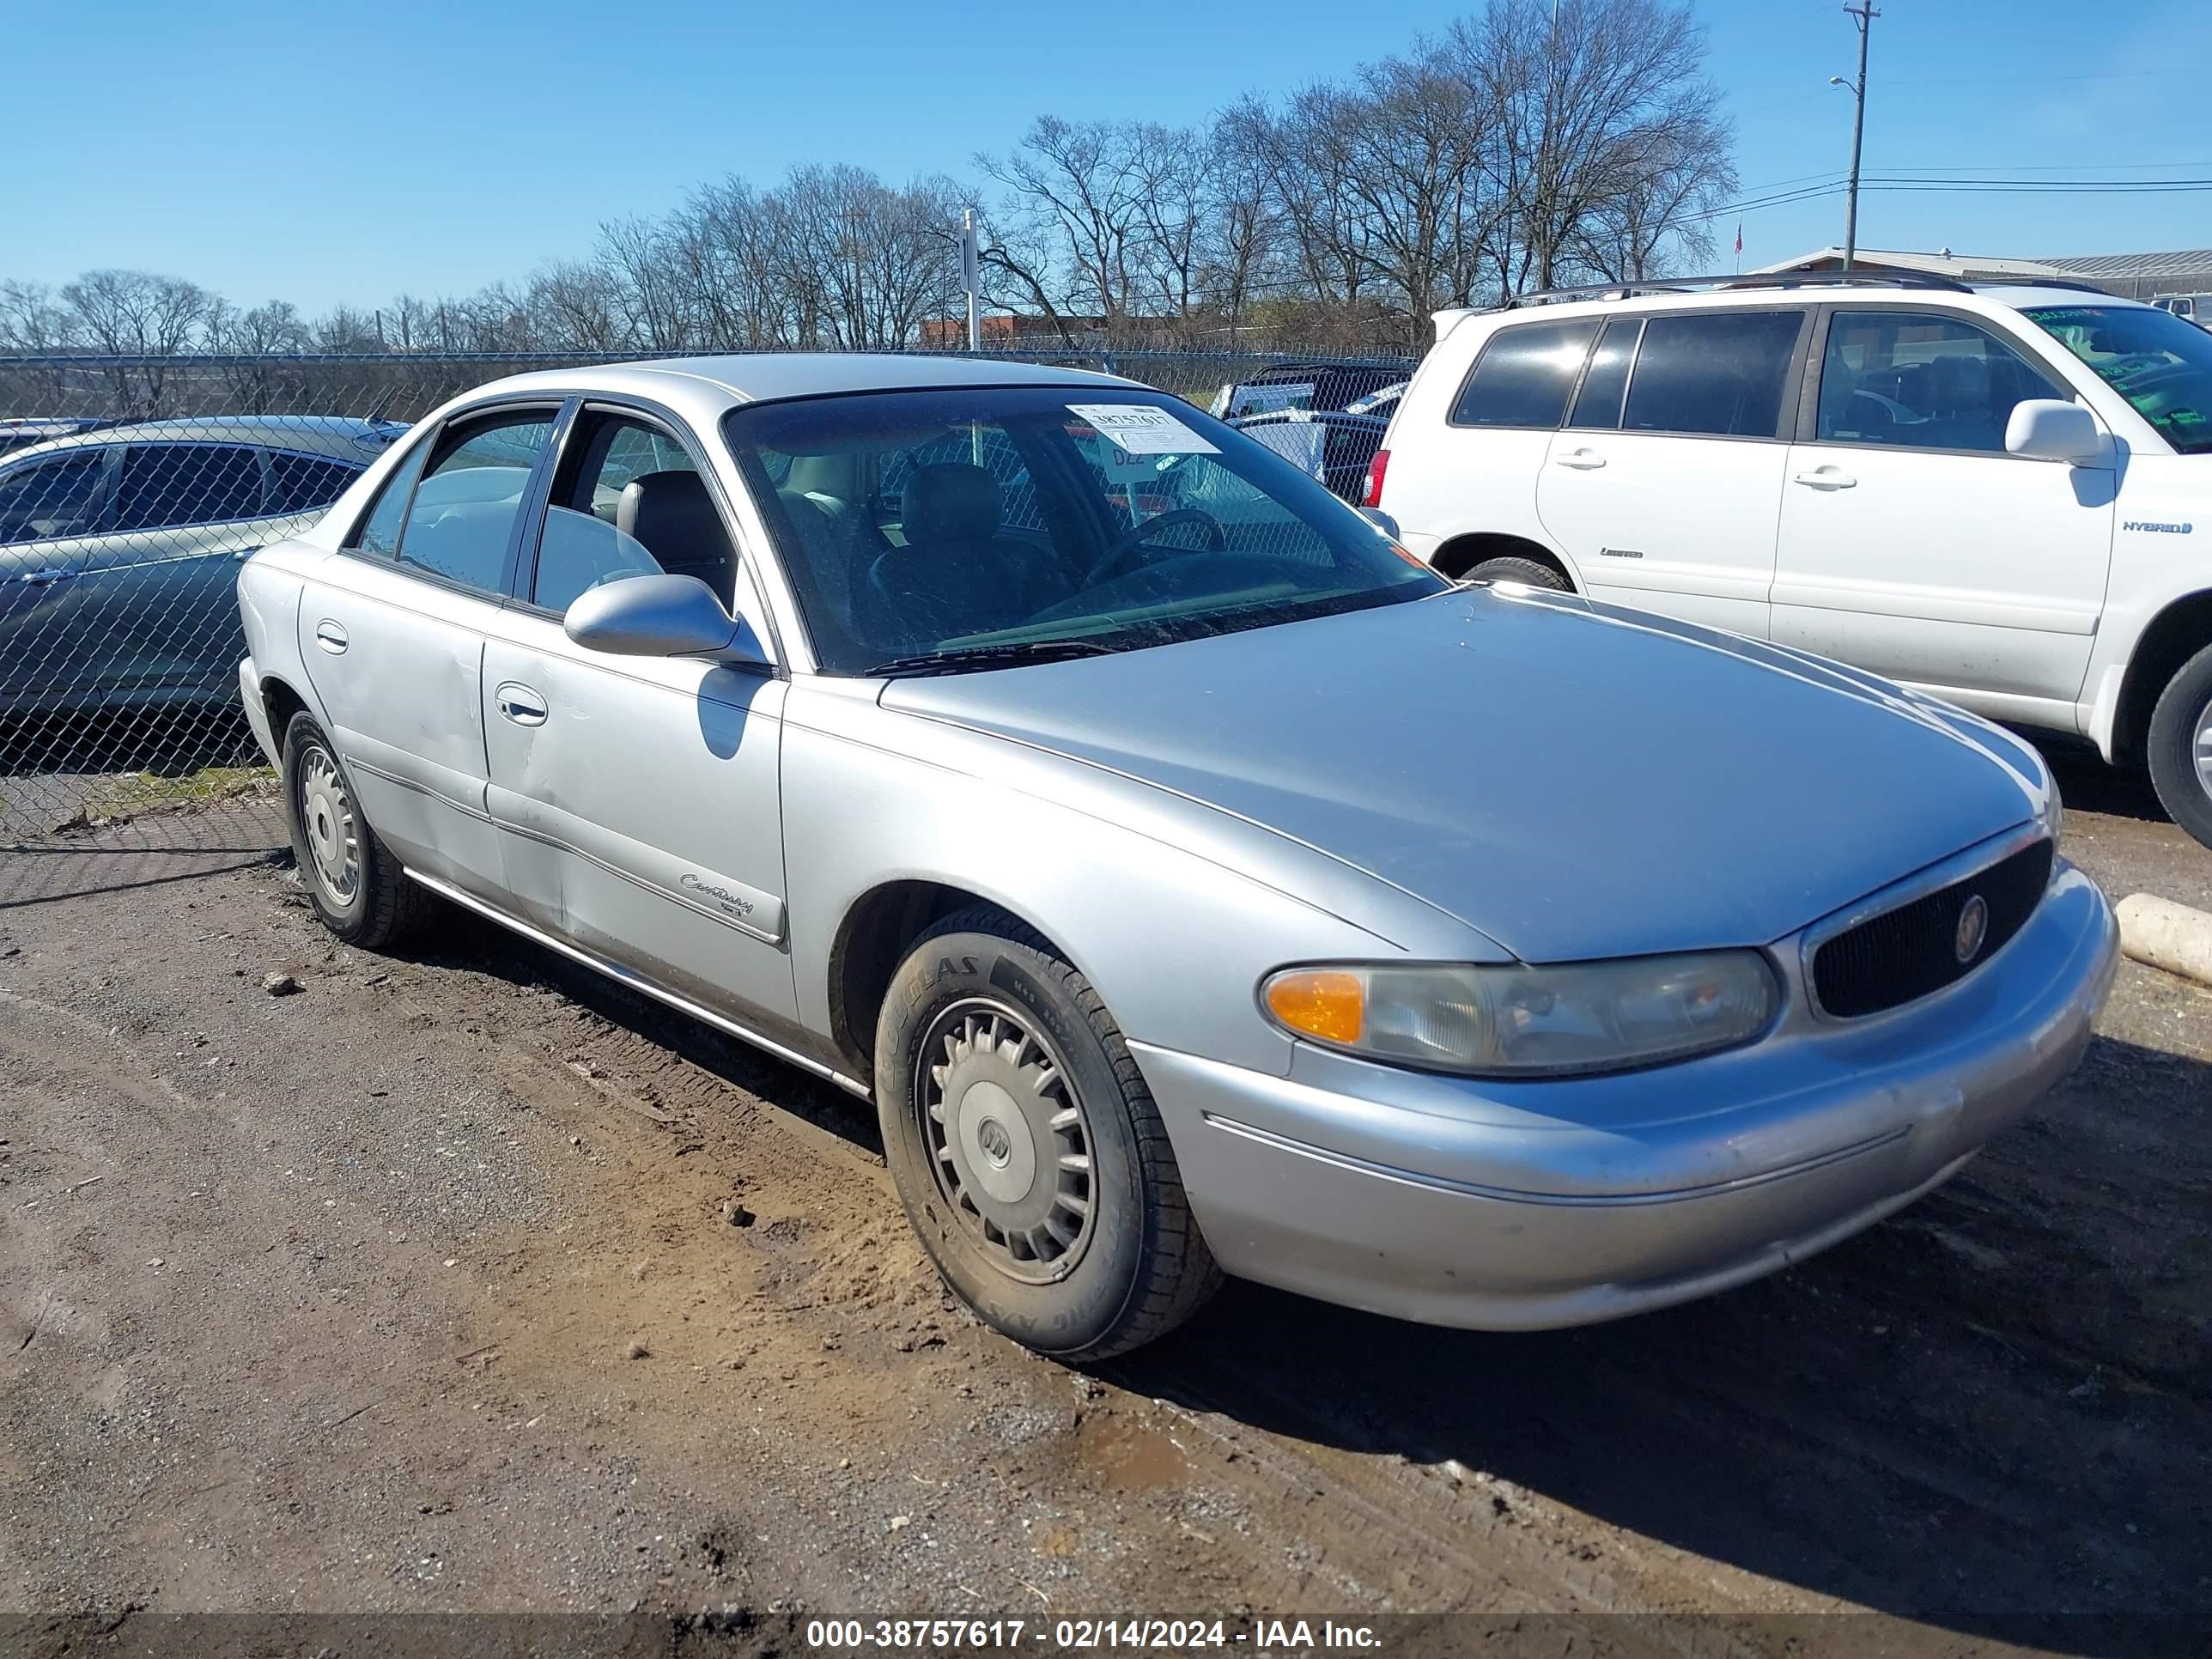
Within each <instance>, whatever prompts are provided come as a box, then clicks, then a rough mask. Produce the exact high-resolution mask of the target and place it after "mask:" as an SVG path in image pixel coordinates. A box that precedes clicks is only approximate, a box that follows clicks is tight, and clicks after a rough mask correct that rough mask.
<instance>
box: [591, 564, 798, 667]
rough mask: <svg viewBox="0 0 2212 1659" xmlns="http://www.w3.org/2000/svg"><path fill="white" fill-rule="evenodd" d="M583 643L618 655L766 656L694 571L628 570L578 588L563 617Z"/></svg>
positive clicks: (750, 661) (730, 662)
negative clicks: (631, 572)
mask: <svg viewBox="0 0 2212 1659" xmlns="http://www.w3.org/2000/svg"><path fill="white" fill-rule="evenodd" d="M561 628H562V632H563V633H565V634H567V635H568V637H569V638H570V639H572V640H574V641H575V642H576V643H577V644H579V645H580V646H583V647H586V648H587V649H589V650H592V651H605V652H606V653H609V654H610V655H612V656H618V657H704V658H706V659H708V660H709V661H711V662H717V663H720V664H722V665H725V666H726V667H741V666H744V665H759V664H763V663H765V662H766V661H767V660H768V657H767V653H764V652H763V650H762V649H761V647H760V642H759V641H757V640H756V639H755V638H754V637H753V635H752V630H751V629H749V628H747V627H746V626H745V625H744V623H741V622H739V621H738V619H737V618H736V617H732V616H731V615H730V613H729V612H728V611H725V610H723V609H722V602H721V600H720V599H716V598H715V597H714V589H713V588H711V587H709V586H707V584H706V583H704V582H702V581H701V580H699V579H698V578H697V577H696V576H626V577H623V578H622V579H621V580H617V581H611V582H608V583H606V584H605V585H604V586H599V587H591V588H586V589H585V590H584V592H581V593H579V594H578V595H577V596H576V598H575V599H574V601H573V602H572V603H571V604H570V605H569V606H568V614H567V615H566V616H564V617H562V619H561Z"/></svg>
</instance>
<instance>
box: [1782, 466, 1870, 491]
mask: <svg viewBox="0 0 2212 1659" xmlns="http://www.w3.org/2000/svg"><path fill="white" fill-rule="evenodd" d="M1790 483H1801V484H1803V485H1804V486H1805V487H1806V488H1807V489H1852V488H1854V487H1856V486H1857V483H1858V480H1857V478H1854V477H1851V475H1850V473H1848V472H1846V471H1844V470H1843V468H1841V467H1839V466H1816V467H1814V469H1813V470H1812V471H1810V472H1793V473H1791V474H1790Z"/></svg>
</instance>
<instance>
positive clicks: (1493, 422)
mask: <svg viewBox="0 0 2212 1659" xmlns="http://www.w3.org/2000/svg"><path fill="white" fill-rule="evenodd" d="M1597 327H1598V325H1597V322H1596V320H1595V319H1593V318H1581V319H1576V320H1574V321H1571V322H1560V323H1522V324H1519V325H1516V326H1514V327H1512V328H1501V329H1500V330H1498V332H1497V333H1495V334H1493V335H1492V336H1491V337H1490V342H1489V343H1488V344H1486V346H1484V347H1483V349H1482V356H1480V357H1479V358H1478V359H1476V361H1475V365H1474V373H1473V374H1470V375H1468V377H1467V385H1466V386H1464V387H1462V389H1461V392H1460V394H1459V402H1458V403H1457V404H1454V405H1453V407H1452V413H1451V420H1452V424H1453V425H1454V426H1534V427H1555V426H1557V425H1559V421H1560V418H1561V417H1562V416H1565V414H1566V412H1567V394H1568V393H1569V392H1572V391H1573V390H1574V387H1575V378H1576V377H1577V375H1579V374H1581V373H1582V368H1583V356H1585V355H1586V354H1587V353H1588V352H1589V343H1590V341H1591V340H1593V339H1594V338H1595V337H1596V335H1597Z"/></svg>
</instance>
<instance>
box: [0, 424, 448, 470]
mask: <svg viewBox="0 0 2212 1659" xmlns="http://www.w3.org/2000/svg"><path fill="white" fill-rule="evenodd" d="M405 429H406V428H405V427H404V426H403V425H402V424H400V423H399V422H392V421H386V422H369V421H362V420H356V419H354V418H353V417H352V416H345V415H209V416H192V417H190V418H185V419H180V420H169V421H131V422H125V423H124V424H122V425H119V426H103V427H100V428H95V429H94V430H93V431H90V432H78V433H74V434H72V435H70V436H68V437H66V438H54V439H50V440H49V441H46V442H45V443H42V444H32V445H28V446H27V447H24V448H21V449H18V450H16V451H15V453H12V454H10V455H9V457H8V461H9V465H15V464H16V463H18V462H21V461H23V460H25V459H34V458H36V457H39V456H42V455H54V454H58V453H61V452H63V451H64V450H70V449H92V448H100V447H106V446H107V445H110V444H120V443H157V442H158V443H172V444H176V443H240V444H253V445H256V446H258V447H261V448H264V449H287V450H292V451H295V452H297V453H301V454H306V455H325V456H329V457H330V458H331V459H335V460H344V461H352V462H356V463H358V464H360V465H364V466H366V465H368V463H369V462H371V461H373V460H374V459H376V458H377V457H378V456H379V455H380V454H382V453H384V450H385V448H386V446H387V445H388V444H390V443H391V441H392V440H393V439H394V438H396V437H398V435H399V434H400V433H402V432H404V430H405Z"/></svg>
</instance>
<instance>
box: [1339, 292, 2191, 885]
mask: <svg viewBox="0 0 2212 1659" xmlns="http://www.w3.org/2000/svg"><path fill="white" fill-rule="evenodd" d="M1367 502H1368V505H1369V506H1370V507H1376V508H1380V509H1382V510H1383V511H1385V512H1387V513H1389V515H1390V516H1391V517H1392V518H1394V519H1395V520H1396V521H1397V524H1398V526H1399V527H1400V530H1401V534H1402V536H1403V538H1404V540H1405V543H1406V544H1407V546H1409V547H1411V548H1413V550H1415V551H1416V552H1418V553H1419V554H1420V555H1421V556H1423V557H1425V558H1426V559H1428V560H1429V561H1430V562H1431V563H1432V564H1434V565H1435V566H1436V568H1437V569H1439V570H1441V571H1443V573H1444V574H1447V575H1449V576H1453V577H1463V578H1474V579H1477V580H1518V581H1523V582H1529V583H1535V584H1540V585H1542V586H1551V587H1558V588H1569V589H1571V590H1573V591H1574V592H1579V593H1585V594H1588V595H1589V597H1591V598H1592V599H1601V600H1609V601H1613V602H1614V603H1618V604H1623V605H1638V606H1641V607H1643V608H1644V609H1646V610H1650V611H1662V612H1665V613H1667V614H1668V615H1670V616H1674V617H1683V618H1686V619H1688V620H1690V621H1692V622H1699V623H1711V624H1712V625H1714V626H1716V627H1719V628H1724V629H1731V630H1733V631H1735V632H1736V633H1738V634H1747V635H1753V636H1754V637H1757V638H1763V639H1765V638H1771V639H1772V640H1774V641H1777V642H1778V643H1780V644H1785V645H1790V646H1794V647H1800V648H1802V649H1804V650H1807V651H1811V652H1816V653H1820V654H1821V655H1823V656H1827V657H1833V658H1837V659H1840V660H1842V661H1844V662H1847V663H1851V664H1854V665H1857V666H1859V667H1862V668H1866V669H1869V670H1872V671H1875V672H1876V673H1880V674H1883V675H1886V676H1887V677H1889V678H1893V679H1897V680H1901V681H1904V682H1905V683H1907V684H1911V685H1914V686H1917V687H1921V688H1923V689H1925V690H1930V691H1933V692H1935V693H1936V694H1937V695H1938V696H1943V697H1946V698H1948V699H1949V700H1950V701H1952V702H1957V703H1961V704H1964V705H1965V706H1966V707H1967V708H1972V709H1975V710H1977V711H1978V712H1979V713H1981V714H1986V715H1989V716H1990V717H1992V718H1995V719H1998V720H2010V721H2014V722H2015V723H2018V724H2021V725H2027V726H2041V727H2046V728H2054V729H2057V730H2059V731H2063V732H2080V733H2083V734H2086V735H2087V736H2088V737H2089V738H2092V739H2093V740H2094V741H2095V743H2096V744H2097V747H2098V749H2099V750H2100V751H2101V752H2102V753H2103V755H2104V756H2105V757H2106V759H2107V760H2108V761H2113V762H2134V763H2143V762H2148V765H2149V768H2150V771H2151V775H2152V777H2153V778H2154V781H2156V784H2157V787H2158V792H2159V797H2160V799H2161V800H2162V801H2163V802H2164V803H2165V804H2166V809H2167V811H2170V812H2172V815H2173V817H2174V819H2175V821H2176V822H2178V823H2180V824H2181V825H2182V826H2183V827H2184V828H2185V829H2187V830H2188V831H2189V832H2190V833H2191V835H2193V836H2196V837H2197V839H2198V840H2199V841H2201V842H2205V843H2206V844H2207V845H2212V335H2209V334H2207V333H2206V332H2205V331H2203V330H2202V329H2199V328H2195V327H2192V326H2191V325H2189V324H2187V323H2185V322H2183V321H2181V320H2180V319H2179V318H2177V317H2175V316H2174V315H2173V314H2172V313H2170V312H2166V311H2161V310H2158V309H2155V308H2154V307H2150V306H2147V305H2139V304H2136V303H2135V302H2133V301H2127V300H2121V299H2117V298H2114V297H2112V296H2111V295H2105V294H2102V293H2098V292H2094V291H2088V290H2083V289H2075V288H2072V287H2070V286H2069V285H2065V284H2057V283H2036V284H2033V285H2007V286H2002V287H1999V286H1976V287H1969V286H1966V285H1965V284H1962V283H1951V282H1947V281H1944V280H1942V279H1941V278H1899V277H1894V276H1883V277H1880V278H1875V279H1869V278H1867V277H1865V276H1853V277H1850V278H1838V277H1837V276H1828V277H1827V278H1826V279H1825V280H1823V279H1821V278H1819V277H1799V276H1793V277H1788V278H1774V277H1748V278H1708V279H1703V280H1702V281H1701V282H1700V283H1697V284H1668V285H1666V286H1664V287H1644V288H1638V289H1612V290H1609V291H1606V292H1603V293H1597V292H1594V291H1590V290H1580V291H1576V292H1573V293H1570V294H1568V295H1561V296H1558V297H1552V296H1546V298H1545V299H1544V300H1543V301H1542V302H1541V303H1537V304H1530V303H1529V302H1528V301H1522V302H1520V303H1518V304H1516V305H1515V306H1512V307H1508V308H1506V309H1504V310H1501V311H1492V312H1481V313H1470V312H1445V313H1438V316H1437V344H1436V347H1435V348H1434V349H1432V350H1431V352H1430V353H1429V354H1428V356H1427V357H1426V358H1425V360H1424V361H1423V362H1422V363H1421V365H1420V367H1419V370H1418V371H1417V372H1416V373H1415V374H1414V375H1413V382H1412V384H1411V386H1409V387H1408V388H1407V392H1406V394H1405V396H1404V398H1402V399H1401V401H1400V404H1399V405H1398V410H1397V413H1396V415H1395V417H1394V418H1393V419H1392V421H1391V423H1390V429H1389V434H1388V435H1387V436H1386V437H1385V438H1384V440H1383V449H1382V451H1381V453H1378V454H1377V455H1376V458H1375V462H1374V465H1373V466H1372V467H1371V468H1370V472H1369V477H1368V491H1367Z"/></svg>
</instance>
